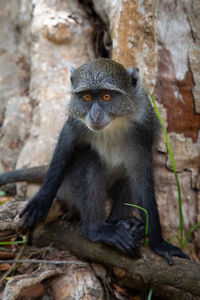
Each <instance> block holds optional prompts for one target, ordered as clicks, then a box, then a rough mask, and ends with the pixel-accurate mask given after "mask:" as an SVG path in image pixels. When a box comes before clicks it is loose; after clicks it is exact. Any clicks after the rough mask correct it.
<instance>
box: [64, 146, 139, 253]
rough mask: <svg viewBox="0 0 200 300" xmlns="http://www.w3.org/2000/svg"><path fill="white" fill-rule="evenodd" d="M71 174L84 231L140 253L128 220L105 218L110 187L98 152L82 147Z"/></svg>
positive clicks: (130, 251) (88, 234)
mask: <svg viewBox="0 0 200 300" xmlns="http://www.w3.org/2000/svg"><path fill="white" fill-rule="evenodd" d="M69 175H70V179H69V180H70V182H71V183H72V185H73V188H72V189H73V192H74V193H75V196H76V199H77V206H78V209H79V210H80V215H81V219H82V228H83V232H84V234H85V235H86V236H87V237H88V238H89V239H91V240H92V241H94V242H103V243H106V244H109V245H112V246H115V247H116V248H118V249H119V250H121V251H122V252H124V253H126V254H127V253H129V254H132V255H133V254H136V252H135V250H134V247H133V245H134V238H133V236H132V234H131V232H130V231H129V230H128V229H127V226H126V224H123V222H122V223H120V222H118V223H112V224H111V223H107V222H105V202H106V199H107V191H106V185H105V181H104V170H103V168H102V166H101V163H100V161H99V157H98V156H97V154H96V152H94V151H92V150H90V148H89V147H88V148H82V149H80V150H79V151H78V152H77V153H76V157H74V163H73V167H72V169H71V171H70V174H68V176H69Z"/></svg>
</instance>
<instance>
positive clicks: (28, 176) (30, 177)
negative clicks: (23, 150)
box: [0, 166, 48, 186]
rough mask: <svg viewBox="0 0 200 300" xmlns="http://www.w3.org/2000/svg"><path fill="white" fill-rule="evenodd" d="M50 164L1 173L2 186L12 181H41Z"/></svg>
mask: <svg viewBox="0 0 200 300" xmlns="http://www.w3.org/2000/svg"><path fill="white" fill-rule="evenodd" d="M47 168H48V166H39V167H33V168H23V169H18V170H14V171H9V172H6V173H2V174H0V186H1V185H5V184H7V183H12V182H21V181H26V182H33V183H41V182H42V181H43V180H44V178H45V175H46V173H47Z"/></svg>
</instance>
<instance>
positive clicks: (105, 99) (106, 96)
mask: <svg viewBox="0 0 200 300" xmlns="http://www.w3.org/2000/svg"><path fill="white" fill-rule="evenodd" d="M102 99H103V100H104V101H109V100H110V99H111V96H110V95H109V94H104V95H103V96H102Z"/></svg>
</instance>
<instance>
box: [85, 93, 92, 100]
mask: <svg viewBox="0 0 200 300" xmlns="http://www.w3.org/2000/svg"><path fill="white" fill-rule="evenodd" d="M83 100H84V101H91V100H92V96H91V95H90V94H86V95H84V96H83Z"/></svg>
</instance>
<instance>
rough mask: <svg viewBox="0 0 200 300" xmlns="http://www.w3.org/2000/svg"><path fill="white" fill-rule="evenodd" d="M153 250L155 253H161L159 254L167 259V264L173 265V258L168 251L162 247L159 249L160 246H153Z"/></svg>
mask: <svg viewBox="0 0 200 300" xmlns="http://www.w3.org/2000/svg"><path fill="white" fill-rule="evenodd" d="M154 251H155V252H156V253H157V254H159V255H161V256H164V257H165V258H166V259H167V261H168V264H169V265H170V266H172V265H174V260H173V258H172V257H171V255H170V254H169V252H168V251H166V250H164V249H162V248H161V249H160V248H155V249H154Z"/></svg>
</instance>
